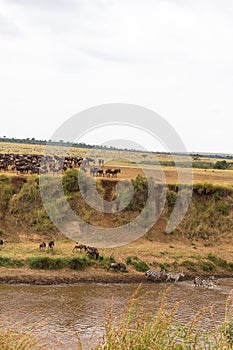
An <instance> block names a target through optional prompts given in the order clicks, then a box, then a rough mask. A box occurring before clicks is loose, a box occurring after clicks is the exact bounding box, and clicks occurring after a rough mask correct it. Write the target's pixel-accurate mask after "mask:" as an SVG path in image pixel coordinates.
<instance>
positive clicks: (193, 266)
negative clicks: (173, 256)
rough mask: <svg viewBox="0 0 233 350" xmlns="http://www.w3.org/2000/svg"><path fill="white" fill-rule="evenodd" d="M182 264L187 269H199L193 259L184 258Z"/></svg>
mask: <svg viewBox="0 0 233 350" xmlns="http://www.w3.org/2000/svg"><path fill="white" fill-rule="evenodd" d="M181 266H185V267H186V269H187V270H189V271H193V272H196V271H197V265H196V263H195V262H194V261H192V260H184V261H183V262H182V263H181Z"/></svg>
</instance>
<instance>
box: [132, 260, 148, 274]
mask: <svg viewBox="0 0 233 350" xmlns="http://www.w3.org/2000/svg"><path fill="white" fill-rule="evenodd" d="M132 265H133V267H134V268H135V270H136V271H139V272H146V271H147V270H149V266H148V265H147V263H146V262H145V261H143V260H135V261H133V263H132Z"/></svg>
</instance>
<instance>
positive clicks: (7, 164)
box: [0, 153, 121, 177]
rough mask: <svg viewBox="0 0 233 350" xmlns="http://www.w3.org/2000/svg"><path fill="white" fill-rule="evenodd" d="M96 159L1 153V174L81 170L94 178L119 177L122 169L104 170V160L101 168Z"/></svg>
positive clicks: (100, 160)
mask: <svg viewBox="0 0 233 350" xmlns="http://www.w3.org/2000/svg"><path fill="white" fill-rule="evenodd" d="M95 162H96V161H95V159H93V158H90V157H80V156H65V157H61V156H58V155H46V156H43V155H39V154H14V153H9V154H5V153H0V172H1V171H2V172H8V171H9V172H14V173H16V174H48V173H53V174H55V173H61V172H65V171H66V170H67V169H77V168H78V169H80V170H82V171H84V172H87V170H88V169H89V172H90V175H92V176H103V177H104V176H107V177H110V176H111V177H117V174H118V173H120V172H121V169H119V168H117V169H111V168H108V169H105V170H104V169H103V168H102V166H103V165H104V160H103V159H99V161H98V163H99V166H98V167H97V166H94V165H95Z"/></svg>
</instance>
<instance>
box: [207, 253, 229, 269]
mask: <svg viewBox="0 0 233 350" xmlns="http://www.w3.org/2000/svg"><path fill="white" fill-rule="evenodd" d="M207 259H208V260H210V261H212V262H213V263H214V264H215V265H217V266H219V267H222V268H223V269H226V268H228V263H227V261H226V260H224V259H222V258H218V257H217V256H215V255H214V254H213V253H209V254H208V257H207Z"/></svg>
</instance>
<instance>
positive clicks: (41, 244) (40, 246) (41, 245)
mask: <svg viewBox="0 0 233 350" xmlns="http://www.w3.org/2000/svg"><path fill="white" fill-rule="evenodd" d="M45 248H46V243H45V242H42V243H40V245H39V249H40V250H42V249H45Z"/></svg>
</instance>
